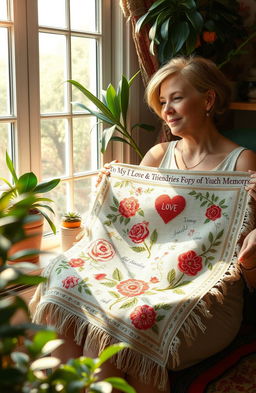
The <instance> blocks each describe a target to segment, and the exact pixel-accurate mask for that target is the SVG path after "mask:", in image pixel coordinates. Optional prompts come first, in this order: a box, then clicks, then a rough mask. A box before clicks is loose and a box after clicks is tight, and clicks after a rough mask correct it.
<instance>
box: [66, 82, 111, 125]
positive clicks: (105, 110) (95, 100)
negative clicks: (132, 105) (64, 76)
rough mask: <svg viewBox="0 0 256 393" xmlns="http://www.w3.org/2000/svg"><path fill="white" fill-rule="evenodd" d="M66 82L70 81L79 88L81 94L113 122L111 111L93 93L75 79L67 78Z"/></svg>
mask: <svg viewBox="0 0 256 393" xmlns="http://www.w3.org/2000/svg"><path fill="white" fill-rule="evenodd" d="M67 82H69V83H71V84H72V85H73V86H75V87H76V88H77V89H79V90H80V91H81V92H82V93H83V95H84V96H85V97H86V98H88V99H89V100H90V101H91V102H92V103H93V104H94V105H95V106H96V107H97V108H98V109H99V110H100V111H101V112H102V113H103V114H104V115H105V116H107V117H108V118H109V119H110V120H112V121H113V122H115V118H114V117H113V115H112V113H111V111H110V110H109V109H108V107H107V106H106V105H104V104H103V103H102V102H101V101H100V100H99V99H98V98H97V97H96V96H95V95H94V94H92V93H91V92H90V91H89V90H87V89H86V88H85V87H84V86H82V85H81V84H80V83H79V82H77V81H74V80H68V81H67Z"/></svg>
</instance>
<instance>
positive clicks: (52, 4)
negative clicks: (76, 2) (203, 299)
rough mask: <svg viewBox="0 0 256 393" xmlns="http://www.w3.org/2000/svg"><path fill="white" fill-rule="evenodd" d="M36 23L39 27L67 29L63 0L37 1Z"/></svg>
mask: <svg viewBox="0 0 256 393" xmlns="http://www.w3.org/2000/svg"><path fill="white" fill-rule="evenodd" d="M86 1H88V0H86ZM38 23H39V26H51V27H62V28H65V27H67V24H66V9H65V0H38Z"/></svg>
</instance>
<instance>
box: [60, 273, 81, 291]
mask: <svg viewBox="0 0 256 393" xmlns="http://www.w3.org/2000/svg"><path fill="white" fill-rule="evenodd" d="M78 281H79V278H78V277H76V276H68V277H66V278H65V279H64V280H62V285H63V287H65V288H66V289H68V288H74V287H75V286H76V285H77V284H78Z"/></svg>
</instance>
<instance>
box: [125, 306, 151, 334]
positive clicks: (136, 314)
mask: <svg viewBox="0 0 256 393" xmlns="http://www.w3.org/2000/svg"><path fill="white" fill-rule="evenodd" d="M130 319H131V321H132V324H133V325H134V326H135V327H136V329H141V330H147V329H150V328H151V327H152V326H153V325H154V324H155V322H156V312H155V310H154V309H153V307H150V306H147V305H146V304H144V305H143V306H138V307H136V308H135V309H134V310H133V312H132V313H131V314H130Z"/></svg>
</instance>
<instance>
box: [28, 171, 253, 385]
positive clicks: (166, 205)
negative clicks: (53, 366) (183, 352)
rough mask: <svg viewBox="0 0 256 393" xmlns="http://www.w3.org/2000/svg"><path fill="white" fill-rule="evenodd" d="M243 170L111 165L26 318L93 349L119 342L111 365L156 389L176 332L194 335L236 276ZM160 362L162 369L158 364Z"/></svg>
mask: <svg viewBox="0 0 256 393" xmlns="http://www.w3.org/2000/svg"><path fill="white" fill-rule="evenodd" d="M248 181H249V175H248V174H246V173H243V172H220V171H219V172H200V171H187V172H186V171H181V170H164V169H158V168H149V167H140V166H135V165H127V164H113V165H112V167H111V176H110V177H106V176H105V177H104V178H103V180H102V182H101V184H100V187H99V189H98V191H97V193H96V196H95V200H94V203H93V206H92V208H91V210H90V213H89V214H88V217H87V220H86V231H85V235H84V237H83V238H82V239H81V240H80V241H79V242H78V243H77V244H76V245H75V246H73V247H72V248H71V249H70V250H68V251H67V252H65V253H64V254H61V255H58V256H57V257H56V258H55V259H54V260H53V261H51V263H49V265H48V266H47V267H46V269H45V271H44V275H45V276H46V277H47V278H48V281H47V282H46V283H44V284H41V285H40V287H39V288H38V290H37V291H36V294H35V297H34V300H33V301H32V304H34V305H35V304H36V310H35V313H34V321H35V322H37V323H45V321H46V318H47V315H51V319H52V320H54V325H55V326H56V328H57V329H58V330H59V331H60V332H65V330H66V329H67V328H68V327H69V326H70V324H71V323H73V324H74V330H75V331H74V334H75V339H76V341H77V342H78V343H81V342H83V343H84V345H85V347H86V348H94V349H95V348H96V349H98V350H99V351H101V350H102V349H103V348H105V347H106V346H108V345H110V344H112V343H114V342H118V341H124V342H126V343H128V344H129V345H130V347H129V348H127V349H125V350H124V351H121V352H120V353H119V354H117V355H116V356H115V359H114V361H115V363H116V365H117V367H119V368H121V369H122V370H123V371H127V370H130V372H133V373H135V374H138V376H139V377H140V378H141V380H142V381H145V382H147V381H148V377H149V375H154V377H155V383H156V384H158V386H159V388H163V386H164V385H165V383H166V381H167V378H168V373H167V371H166V370H167V367H168V365H169V364H170V362H172V363H173V365H174V366H175V364H178V361H179V357H178V352H179V351H178V348H179V344H180V339H181V336H184V337H185V338H186V340H188V341H189V340H193V338H194V337H195V335H196V331H197V329H201V330H202V331H204V330H205V325H204V323H203V320H204V318H209V317H210V316H211V314H210V310H209V302H208V301H207V297H209V296H214V297H216V298H217V300H218V301H220V302H221V301H222V299H223V296H224V294H225V285H226V282H227V281H232V280H236V279H238V278H239V277H240V270H239V267H238V264H237V263H236V258H237V253H238V246H237V244H238V239H239V237H240V236H241V235H242V233H243V232H244V231H246V230H248V225H250V224H249V210H248V194H247V192H246V191H245V190H244V186H245V185H246V184H247V183H248ZM166 366H167V367H166Z"/></svg>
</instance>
